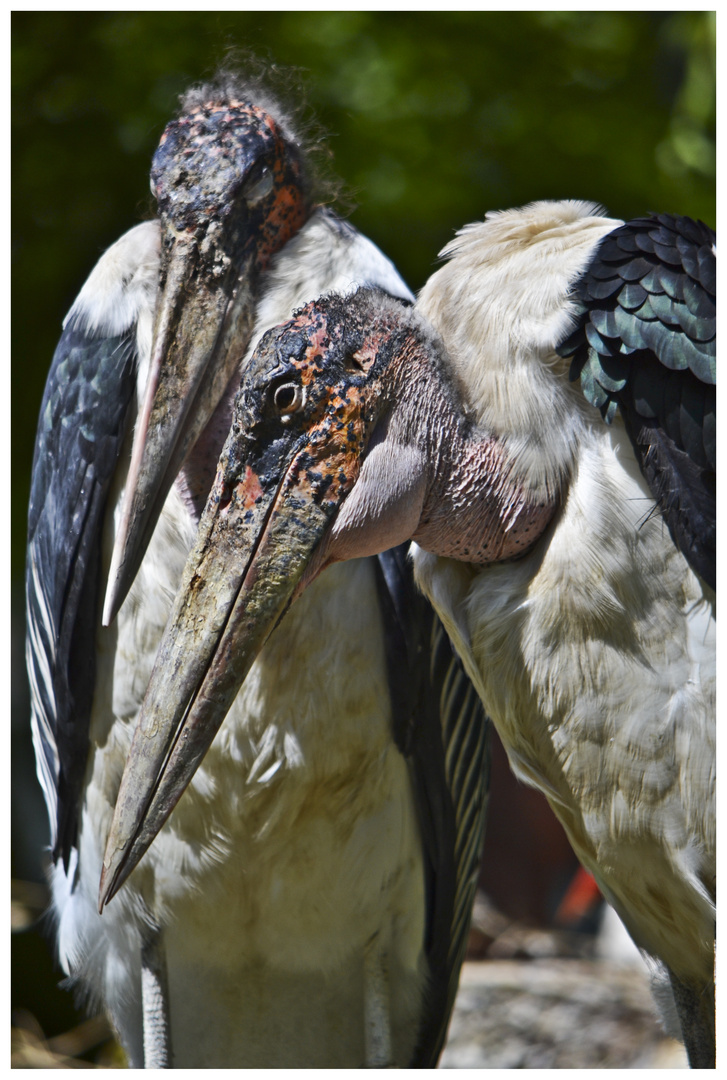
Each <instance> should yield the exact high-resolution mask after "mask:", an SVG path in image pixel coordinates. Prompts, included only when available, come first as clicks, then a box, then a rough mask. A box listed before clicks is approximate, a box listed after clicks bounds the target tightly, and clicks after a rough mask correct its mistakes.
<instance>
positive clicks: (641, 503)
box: [142, 202, 716, 1066]
mask: <svg viewBox="0 0 727 1080" xmlns="http://www.w3.org/2000/svg"><path fill="white" fill-rule="evenodd" d="M713 244H714V236H713V234H712V233H711V231H710V230H709V229H708V228H707V227H706V226H704V225H702V224H701V223H695V222H692V221H690V220H688V219H683V218H681V219H680V218H674V217H670V216H667V215H661V216H659V217H656V218H653V219H643V220H642V219H640V220H637V221H635V222H633V223H629V224H626V225H624V224H623V223H621V222H619V221H617V220H613V219H610V218H607V217H605V216H604V215H603V214H602V213H601V212H600V211H599V209H598V208H597V207H595V206H593V205H591V204H587V203H577V202H560V203H535V204H532V205H531V206H528V207H525V208H523V209H521V210H510V211H503V212H500V213H493V214H491V215H488V216H487V218H486V220H485V221H484V222H483V223H480V224H476V225H471V226H468V227H467V228H465V229H463V230H462V232H461V233H460V234H459V235H458V237H457V238H456V239H455V240H454V241H453V242H452V243H451V244H450V245H449V247H448V248H447V249H445V251H444V253H443V254H444V256H445V257H446V258H447V259H448V261H447V262H446V263H445V265H444V266H443V267H442V268H441V269H440V270H438V271H437V272H436V273H435V274H434V275H433V276H432V277H431V278H430V280H429V282H428V283H427V285H426V286H425V287H424V289H423V290H422V293H421V295H420V297H419V300H418V303H417V308H416V310H411V309H409V308H407V307H406V306H404V305H402V304H401V303H400V302H399V301H397V300H392V299H391V298H388V297H386V296H384V295H383V294H381V293H380V292H377V291H375V290H373V291H372V290H362V291H359V292H358V293H357V294H356V295H355V296H353V297H338V296H330V297H328V298H324V299H321V300H320V301H317V302H315V303H312V304H309V305H307V306H306V307H304V308H303V309H301V310H300V311H299V312H297V314H296V316H295V317H294V318H293V319H292V320H290V321H289V322H288V323H286V324H285V325H284V326H282V327H279V328H277V329H275V330H272V331H270V332H269V333H268V334H267V335H266V336H265V337H264V338H263V339H262V341H261V342H260V344H259V345H258V348H257V350H256V352H255V355H254V357H253V358H252V360H251V362H250V364H249V366H248V367H247V368H246V370H245V372H244V375H243V380H242V385H241V389H240V393H239V395H238V397H237V400H236V404H235V415H234V420H233V425H232V428H231V431H230V435H229V438H228V441H227V443H226V445H225V448H224V450H223V453H222V455H221V458H220V464H219V467H218V471H217V478H216V480H215V484H214V486H213V488H212V491H211V493H210V498H209V500H208V502H207V506H206V509H205V512H204V514H203V516H202V521H201V524H200V531H199V534H198V538H197V542H196V545H195V547H194V549H193V550H192V552H191V553H190V558H189V561H188V563H187V568H186V570H185V574H184V577H183V580H182V585H181V588H180V592H179V594H178V596H177V601H176V604H175V607H174V610H173V613H172V616H171V619H170V623H169V625H168V627H167V631H166V634H165V638H164V641H163V643H162V645H161V647H160V660H159V662H158V664H157V667H156V669H155V672H154V674H153V676H152V680H151V684H150V691H149V695H148V697H147V700H146V702H145V707H144V714H143V717H142V724H144V723H150V724H152V723H154V722H155V718H156V716H157V713H158V710H159V709H160V707H161V708H163V703H164V701H165V695H166V694H167V693H169V692H170V686H169V681H170V680H169V676H168V674H167V673H168V671H169V670H171V668H172V667H173V665H174V663H175V656H176V655H177V653H178V650H179V649H180V648H181V643H183V641H184V640H185V635H187V634H189V633H191V632H192V630H191V628H192V627H193V626H194V622H195V619H197V618H198V617H199V613H200V612H204V611H205V610H206V608H207V607H208V606H210V605H211V606H214V605H221V606H222V607H223V609H224V611H225V612H226V613H227V614H226V620H227V621H226V627H225V634H224V636H223V637H222V639H221V641H220V642H219V643H217V642H215V643H214V645H213V646H211V647H210V653H209V656H210V664H211V665H212V666H213V667H214V666H216V665H218V664H219V663H221V661H220V659H219V658H220V657H224V656H225V654H226V653H228V652H232V651H234V652H235V653H236V655H238V656H240V657H243V656H244V657H245V658H246V659H245V660H244V662H241V665H240V668H239V670H238V672H237V675H238V678H242V677H243V675H244V673H245V670H246V667H247V665H248V664H249V662H250V658H251V657H252V656H254V654H255V650H256V648H257V647H258V643H259V642H260V641H262V640H264V638H265V634H266V633H267V632H268V631H269V629H270V628H271V627H272V626H273V625H275V623H276V622H277V620H278V619H279V618H281V616H282V615H283V614H284V612H285V611H286V610H287V609H288V607H289V606H290V605H291V603H292V602H293V601H294V600H295V599H296V598H297V597H302V598H303V599H300V600H298V603H301V602H303V600H304V595H305V594H304V590H305V589H306V588H307V587H308V586H310V583H311V582H314V581H315V580H316V577H317V575H318V574H319V573H320V572H321V570H322V569H323V568H325V567H326V566H329V565H330V564H331V563H335V562H336V561H338V560H345V559H351V558H357V557H361V556H369V555H371V554H374V553H375V552H376V551H378V550H380V549H381V547H382V546H386V545H390V544H397V543H400V542H403V541H405V540H406V539H407V538H412V539H413V540H414V541H415V542H416V543H415V545H414V548H413V559H414V566H415V574H416V579H417V582H418V584H419V585H420V587H421V588H422V590H423V592H424V593H425V595H426V596H427V597H428V598H429V599H430V600H431V602H432V604H433V606H434V608H435V610H436V611H437V613H438V614H439V616H440V618H441V619H442V622H443V623H444V625H445V627H446V629H447V632H448V634H449V636H450V639H451V640H452V642H453V643H454V645H455V647H456V649H457V652H458V653H459V655H460V657H461V659H462V662H463V664H464V667H465V669H466V670H467V672H468V674H469V675H470V677H471V678H472V680H473V683H474V685H475V686H476V688H477V690H478V692H479V695H480V697H481V700H482V702H483V703H484V706H485V709H486V711H487V713H488V715H490V716H491V717H492V719H493V721H494V723H495V725H496V727H497V729H498V732H499V734H500V737H501V739H502V741H503V744H504V746H505V747H506V749H507V753H508V757H509V761H510V764H511V766H512V768H513V770H514V771H515V773H516V775H517V776H518V777H519V778H520V779H522V780H523V781H525V782H526V783H529V784H531V785H533V786H535V787H537V788H539V789H540V790H541V791H542V792H543V793H544V794H545V795H546V797H547V799H548V801H549V803H550V805H551V807H552V808H553V810H554V811H555V813H556V815H557V816H558V817H559V819H560V821H561V822H562V824H563V825H564V827H565V829H566V832H567V834H568V836H569V838H570V840H571V843H572V844H573V847H574V848H575V850H576V852H577V853H578V855H579V857H580V859H581V861H582V862H583V864H584V865H585V866H586V867H587V868H588V869H589V870H590V871H591V872H592V873H593V875H594V876H595V878H596V880H597V882H598V884H599V887H600V889H601V891H602V892H603V894H604V895H605V896H606V898H607V899H608V900H609V902H610V903H611V904H612V905H613V907H614V908H615V909H616V911H617V912H618V913H619V915H620V916H621V918H622V919H623V921H624V923H625V924H626V926H627V928H628V930H629V932H630V933H631V935H632V937H633V938H634V940H635V941H636V942H637V944H638V945H639V946H640V947H641V949H642V950H644V952H645V953H646V954H648V955H649V956H651V957H652V958H654V961H655V963H656V964H657V969H658V970H657V975H656V978H657V982H658V983H659V985H660V986H661V988H662V991H663V990H664V989H665V988H667V992H668V982H670V983H671V987H672V989H673V992H674V995H673V996H674V1000H675V1002H676V1007H677V1012H678V1016H679V1023H680V1025H681V1033H682V1035H683V1037H684V1041H685V1043H686V1046H687V1049H688V1053H689V1057H690V1062H691V1064H692V1065H693V1066H710V1065H713V1064H714V983H713V967H714V918H715V816H714V766H715V756H714V749H715V716H714V706H715V699H714V695H715V649H714V641H715V638H714V634H715V593H714V589H713V584H714V416H715V413H714V383H715V376H716V370H715V338H714V299H715V297H714V250H713ZM432 326H433V327H434V328H436V333H435V331H434V330H432V329H431V327H432ZM221 553H224V554H223V555H222V554H221ZM295 610H296V606H295V605H294V606H293V607H292V608H291V611H290V614H289V615H287V616H286V618H291V617H292V616H293V615H294V613H295ZM283 625H284V624H283ZM210 670H212V667H211V669H210ZM208 693H209V687H208V686H207V685H206V684H205V683H203V684H202V686H201V688H199V690H198V693H197V697H196V698H195V704H194V709H193V711H192V713H191V714H190V721H189V722H190V726H191V727H193V725H194V719H195V711H196V710H199V711H200V712H203V711H204V709H205V704H204V703H205V698H206V695H207V694H208ZM190 737H192V733H191V731H190ZM172 767H173V766H172ZM163 799H164V793H163V791H162V790H161V789H160V790H159V791H157V793H156V794H155V795H154V796H153V800H152V805H151V813H152V815H153V814H154V811H155V805H154V804H155V801H156V800H159V801H160V802H163ZM659 973H661V974H659Z"/></svg>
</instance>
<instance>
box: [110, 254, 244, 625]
mask: <svg viewBox="0 0 727 1080" xmlns="http://www.w3.org/2000/svg"><path fill="white" fill-rule="evenodd" d="M198 258H199V255H198V245H197V243H196V241H195V240H194V239H193V238H192V237H191V236H190V237H186V236H183V235H182V236H180V237H179V238H178V239H176V240H175V242H174V246H173V248H172V252H171V256H170V260H169V264H168V268H167V275H166V282H165V285H164V289H163V291H162V294H161V296H160V299H159V303H158V305H157V311H156V317H155V325H154V334H153V343H152V355H151V369H150V373H149V378H148V381H147V389H146V394H145V397H144V400H143V401H142V403H141V408H140V411H139V419H138V422H137V427H136V431H135V434H134V443H133V448H132V457H131V465H130V468H129V473H128V478H127V483H126V490H125V495H124V502H123V506H122V512H121V521H120V525H119V529H118V532H117V536H116V543H115V546H114V551H113V554H112V560H111V568H110V571H109V578H108V588H107V593H106V599H105V603H104V613H103V622H104V625H105V626H108V625H109V623H110V622H111V621H112V620H113V618H114V617H115V615H116V613H117V611H118V609H119V608H120V606H121V604H122V603H123V600H124V598H125V596H126V594H127V592H128V590H129V588H130V586H131V583H132V581H133V580H134V577H135V575H136V572H137V570H138V569H139V565H140V563H141V560H142V558H143V555H144V552H145V551H146V548H147V545H148V543H149V540H150V539H151V535H152V533H153V531H154V527H155V525H156V522H157V519H158V517H159V514H160V513H161V509H162V507H163V505H164V500H165V499H166V496H167V494H168V492H169V489H170V487H171V486H172V484H173V482H174V479H175V477H176V475H177V473H178V472H179V470H180V468H181V466H182V464H183V462H184V459H185V457H186V455H187V453H188V451H189V450H190V449H191V447H192V446H193V445H194V443H195V442H196V440H197V438H198V437H199V435H200V434H201V432H202V429H203V428H204V426H205V424H206V423H207V421H208V420H209V418H210V416H211V415H212V413H213V412H214V409H215V408H216V406H217V404H218V402H219V401H220V399H221V397H222V395H223V393H224V390H225V388H226V387H227V385H228V383H229V381H230V379H231V378H232V376H233V375H234V373H235V371H236V370H237V369H238V368H239V364H240V361H241V359H242V357H243V356H244V353H245V350H246V348H247V345H248V342H249V340H250V336H251V333H252V328H253V320H254V310H255V306H254V297H253V292H252V289H253V280H254V269H253V264H254V261H255V253H254V252H252V251H251V253H250V254H249V255H247V256H245V265H242V266H237V267H236V268H235V270H236V273H235V275H234V284H230V281H231V277H230V278H229V279H228V282H227V283H225V284H220V283H217V284H216V285H211V284H209V282H208V281H207V280H206V275H205V274H204V273H200V272H199V268H198Z"/></svg>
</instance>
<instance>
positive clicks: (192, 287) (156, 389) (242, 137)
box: [104, 86, 309, 623]
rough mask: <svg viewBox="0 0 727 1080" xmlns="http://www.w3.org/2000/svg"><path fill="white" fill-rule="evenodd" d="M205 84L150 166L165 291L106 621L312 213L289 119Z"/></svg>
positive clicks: (172, 125) (171, 126)
mask: <svg viewBox="0 0 727 1080" xmlns="http://www.w3.org/2000/svg"><path fill="white" fill-rule="evenodd" d="M204 91H205V88H204V87H202V88H199V89H197V90H196V91H195V95H194V96H193V97H192V98H188V99H187V102H188V107H187V108H186V109H185V110H184V111H183V114H182V115H181V116H179V117H178V118H177V119H176V120H173V121H172V122H171V123H170V124H169V125H168V126H167V128H166V130H165V131H164V134H163V135H162V138H161V141H160V143H159V146H158V148H157V150H156V153H155V154H154V160H153V164H152V170H151V188H152V192H153V194H154V195H155V197H156V199H157V203H158V206H159V217H160V226H161V239H162V245H161V266H160V292H159V296H158V300H157V308H156V314H155V321H154V334H153V343H152V354H151V364H150V372H149V377H148V381H147V388H146V393H145V396H144V399H143V401H142V402H141V407H140V414H139V421H138V423H137V428H136V432H135V436H134V446H133V450H132V463H131V468H130V471H129V476H128V481H127V486H126V492H125V499H124V506H123V511H122V521H121V525H120V528H119V532H118V535H117V541H116V547H115V549H114V554H113V557H112V565H111V572H110V575H109V587H108V593H107V597H106V605H105V610H104V622H105V623H108V622H110V621H111V619H112V618H113V616H114V615H115V613H116V611H117V610H118V608H119V606H120V604H121V602H122V601H123V599H124V596H125V595H126V592H127V591H128V588H129V586H130V584H131V582H132V580H133V577H134V575H135V573H136V571H137V569H138V566H139V563H140V562H141V558H142V557H143V554H144V551H145V549H146V546H147V544H148V541H149V539H150V537H151V534H152V532H153V529H154V526H155V524H156V521H157V518H158V516H159V513H160V512H161V508H162V506H163V505H164V500H165V498H166V496H167V494H168V491H169V488H170V487H171V485H172V483H173V482H174V479H175V477H176V475H177V473H178V471H179V469H180V467H181V465H182V463H183V461H184V458H185V457H186V455H187V453H188V451H189V450H190V449H191V447H192V445H193V444H194V442H195V441H196V439H197V437H198V436H199V434H200V433H201V431H202V429H203V428H204V426H205V424H206V423H207V421H208V420H209V418H210V416H211V415H212V413H213V411H214V409H215V407H216V406H217V404H218V403H219V401H220V399H221V397H222V395H223V393H224V390H225V388H226V386H227V385H228V383H229V381H230V379H231V378H232V376H233V375H234V374H235V372H236V370H237V369H238V368H239V364H240V361H241V359H242V357H243V356H244V354H245V351H246V349H247V346H248V343H249V340H250V336H251V333H252V328H253V325H254V315H255V306H256V300H257V294H258V287H259V279H260V275H261V274H262V273H264V271H265V268H266V267H267V265H268V263H269V261H270V258H271V257H272V255H274V254H275V252H276V251H278V250H279V249H280V248H282V247H283V245H284V244H285V243H286V242H287V240H289V239H290V238H291V237H292V236H293V235H294V234H295V233H296V231H297V230H298V229H299V228H300V226H301V225H302V224H303V223H304V221H305V220H306V217H307V216H308V212H309V205H308V196H307V181H306V177H305V175H304V171H303V163H302V155H301V152H300V148H299V146H298V145H297V143H296V141H295V138H294V137H293V136H291V135H290V134H287V133H286V131H287V126H286V128H285V129H284V127H283V126H282V125H281V124H279V123H278V122H277V121H276V119H275V118H274V117H273V116H272V115H270V113H268V112H266V111H265V110H264V109H263V108H262V107H261V106H259V105H256V104H254V103H252V102H250V101H248V100H246V99H245V98H244V97H240V98H238V97H237V96H235V94H234V93H233V92H231V91H230V88H229V87H227V88H226V89H225V90H224V91H222V90H220V89H218V88H215V87H212V86H211V87H210V88H209V90H208V93H207V94H205V92H204Z"/></svg>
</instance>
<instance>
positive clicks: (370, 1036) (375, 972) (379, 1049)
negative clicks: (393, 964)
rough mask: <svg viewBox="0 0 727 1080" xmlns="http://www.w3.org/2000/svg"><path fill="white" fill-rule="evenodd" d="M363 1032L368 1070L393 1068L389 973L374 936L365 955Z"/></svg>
mask: <svg viewBox="0 0 727 1080" xmlns="http://www.w3.org/2000/svg"><path fill="white" fill-rule="evenodd" d="M364 1032H365V1045H366V1068H367V1069H386V1068H388V1067H389V1066H391V1065H392V1064H393V1062H392V1059H391V1011H390V1000H389V970H388V963H387V956H386V950H385V949H384V948H383V947H382V944H381V942H380V941H379V935H378V934H374V936H373V937H372V938H371V940H370V941H369V943H368V945H367V946H366V950H365V952H364Z"/></svg>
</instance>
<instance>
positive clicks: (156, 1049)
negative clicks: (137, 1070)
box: [141, 930, 172, 1069]
mask: <svg viewBox="0 0 727 1080" xmlns="http://www.w3.org/2000/svg"><path fill="white" fill-rule="evenodd" d="M141 1006H142V1013H143V1025H144V1068H145V1069H171V1067H172V1061H171V1040H170V1035H169V991H168V988H167V961H166V956H165V954H164V943H163V941H162V932H161V930H152V931H151V932H150V934H149V935H148V936H147V938H146V940H145V941H144V944H143V945H142V948H141Z"/></svg>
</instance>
